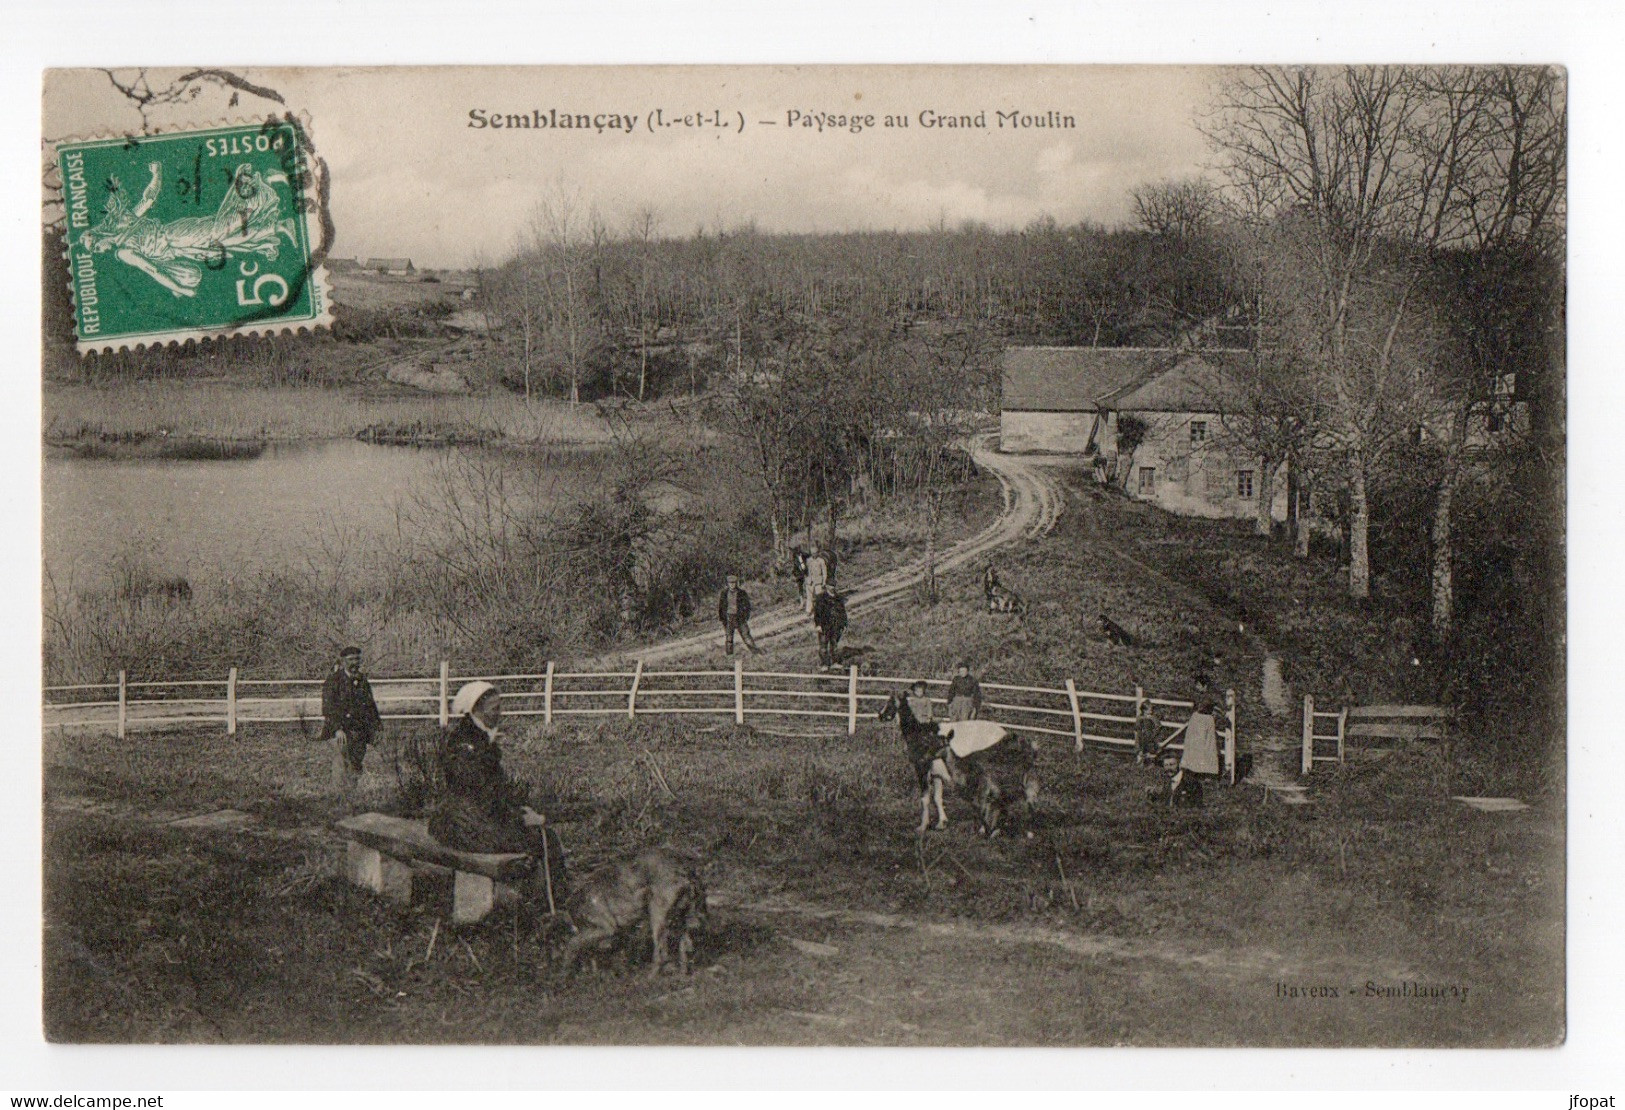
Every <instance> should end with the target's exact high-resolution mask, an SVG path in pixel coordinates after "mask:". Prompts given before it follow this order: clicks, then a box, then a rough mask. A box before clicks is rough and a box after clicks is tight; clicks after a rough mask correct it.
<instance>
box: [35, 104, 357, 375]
mask: <svg viewBox="0 0 1625 1110" xmlns="http://www.w3.org/2000/svg"><path fill="white" fill-rule="evenodd" d="M56 157H57V163H58V165H59V167H60V168H61V171H62V189H63V202H64V204H65V205H66V208H67V251H68V267H69V272H70V275H71V280H70V284H71V286H72V289H73V302H74V327H75V332H76V335H77V338H78V344H79V350H80V352H81V353H84V352H90V351H98V350H104V349H117V348H120V347H140V346H149V345H154V344H162V343H168V342H177V341H184V340H187V339H202V338H210V337H221V336H229V335H240V334H263V333H267V332H275V331H280V330H283V329H286V328H300V327H307V328H314V327H318V326H322V325H325V324H329V323H331V315H330V310H331V305H330V303H329V295H328V291H327V288H326V284H325V275H324V272H323V271H322V269H321V260H322V259H323V258H324V257H325V255H326V250H327V242H326V234H325V229H326V227H327V223H326V221H325V220H323V219H320V218H319V215H320V209H321V203H320V196H319V193H320V190H319V188H318V182H317V176H316V166H317V164H318V163H317V162H316V160H315V159H314V158H313V153H312V151H311V149H310V147H309V143H308V139H307V131H306V128H305V127H304V126H303V124H301V123H300V122H299V121H298V120H296V119H293V118H282V119H270V120H267V121H265V122H263V123H243V124H237V125H233V126H220V127H211V128H206V129H198V130H185V131H174V132H169V133H164V134H157V135H140V136H125V137H122V138H106V139H92V140H85V141H76V142H65V143H62V144H60V145H59V146H58V147H57V151H56Z"/></svg>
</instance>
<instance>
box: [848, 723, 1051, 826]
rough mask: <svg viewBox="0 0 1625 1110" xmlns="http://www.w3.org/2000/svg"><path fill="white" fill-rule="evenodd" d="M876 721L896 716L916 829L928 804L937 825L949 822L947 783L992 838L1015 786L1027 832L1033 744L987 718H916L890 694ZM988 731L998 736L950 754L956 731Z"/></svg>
mask: <svg viewBox="0 0 1625 1110" xmlns="http://www.w3.org/2000/svg"><path fill="white" fill-rule="evenodd" d="M878 716H879V719H880V720H882V721H889V720H892V719H893V718H895V719H896V720H897V729H898V731H899V732H900V733H901V734H902V737H903V743H904V744H905V745H906V746H907V748H908V757H909V763H910V764H911V765H912V766H913V768H914V777H915V780H916V781H917V782H918V784H919V787H920V831H921V832H924V831H925V829H926V827H927V826H928V824H929V822H930V814H931V803H932V802H933V801H935V803H936V807H937V828H939V829H940V828H944V827H946V826H947V824H948V815H947V812H946V811H945V810H944V809H943V806H942V786H943V784H944V783H950V784H952V785H953V786H954V787H955V788H956V789H957V790H958V791H959V792H960V793H961V794H962V795H963V796H964V797H965V798H966V799H967V800H969V801H970V802H971V803H972V804H974V805H975V806H976V815H977V818H978V821H979V823H980V826H981V831H982V832H983V833H984V834H985V835H987V836H996V835H998V833H999V831H1000V826H1001V825H1002V824H1003V822H1004V817H1005V799H1006V798H1007V797H1011V796H1013V795H1014V794H1015V793H1016V791H1017V789H1019V790H1020V793H1021V795H1022V797H1023V798H1024V800H1025V802H1026V811H1025V813H1026V817H1027V821H1026V824H1027V825H1028V830H1027V835H1028V836H1031V835H1032V831H1031V827H1030V826H1031V823H1032V821H1031V818H1032V810H1033V805H1034V804H1035V803H1036V802H1037V801H1038V771H1037V766H1036V764H1037V761H1038V747H1037V745H1036V744H1034V743H1033V742H1032V741H1031V740H1023V739H1020V738H1018V737H1017V736H1015V735H1014V734H1012V733H1011V732H1010V731H1009V730H1008V729H1006V728H1004V726H1002V725H998V724H995V723H993V722H992V721H946V722H942V723H940V724H933V723H930V722H925V721H920V720H918V719H916V718H915V716H914V711H913V710H912V709H910V708H909V704H908V699H907V698H906V697H904V696H903V695H902V694H900V693H896V692H894V693H892V694H891V696H890V697H888V698H887V699H886V705H885V707H884V708H883V709H881V711H880V713H879V715H878ZM971 730H978V731H989V730H991V731H992V732H993V733H995V734H997V739H995V740H994V741H993V742H992V743H989V744H987V745H986V746H985V747H981V748H980V750H977V751H974V752H972V753H971V754H969V755H963V756H959V755H955V754H954V751H953V749H952V747H950V746H949V744H950V741H951V740H952V739H953V737H954V736H955V734H956V732H961V731H965V732H968V731H971Z"/></svg>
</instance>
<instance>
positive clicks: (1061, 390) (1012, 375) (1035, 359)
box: [1002, 347, 1184, 412]
mask: <svg viewBox="0 0 1625 1110" xmlns="http://www.w3.org/2000/svg"><path fill="white" fill-rule="evenodd" d="M1183 353H1184V352H1181V351H1176V350H1172V349H1170V348H1167V347H1007V348H1005V352H1004V382H1003V400H1002V404H1003V407H1004V409H1005V410H1006V411H1007V412H1008V411H1019V410H1025V411H1028V412H1094V411H1096V410H1097V409H1098V407H1099V406H1098V401H1099V399H1100V398H1101V397H1104V396H1106V395H1107V394H1110V393H1113V392H1115V391H1117V390H1120V389H1122V388H1123V387H1124V386H1126V385H1131V384H1133V383H1135V382H1139V381H1144V380H1146V379H1148V378H1150V377H1153V376H1155V375H1156V374H1158V373H1161V372H1162V371H1163V370H1166V369H1167V368H1168V367H1170V366H1172V365H1173V364H1174V362H1175V361H1176V360H1177V359H1178V358H1179V356H1180V355H1181V354H1183Z"/></svg>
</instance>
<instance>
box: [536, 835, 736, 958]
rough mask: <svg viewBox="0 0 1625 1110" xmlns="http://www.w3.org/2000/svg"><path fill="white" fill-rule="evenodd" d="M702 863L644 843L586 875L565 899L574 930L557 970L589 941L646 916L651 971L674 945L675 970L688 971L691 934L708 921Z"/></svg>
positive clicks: (608, 936)
mask: <svg viewBox="0 0 1625 1110" xmlns="http://www.w3.org/2000/svg"><path fill="white" fill-rule="evenodd" d="M702 868H703V864H702V863H701V861H700V860H698V859H695V858H694V857H692V856H686V855H682V854H679V853H677V852H673V851H670V850H669V849H665V848H645V849H644V850H643V851H641V852H639V853H638V854H637V855H635V856H633V857H631V858H630V859H625V860H621V861H619V862H617V863H614V864H612V865H610V866H609V867H606V868H604V869H603V870H601V871H599V872H597V873H596V874H594V875H592V876H591V877H589V878H588V879H587V880H586V881H584V882H583V883H582V884H581V885H580V886H579V887H577V888H576V889H575V890H574V891H573V892H572V893H571V894H570V898H569V900H568V901H567V902H566V904H565V913H566V914H567V915H568V917H569V919H570V925H571V927H572V928H574V929H575V930H576V934H575V936H573V937H571V938H570V943H568V944H567V945H565V947H564V954H563V956H562V957H561V959H560V965H561V966H560V972H561V973H564V972H568V971H569V970H570V969H571V968H572V967H574V966H575V962H576V960H577V959H579V958H580V956H581V953H582V952H583V951H584V950H585V949H586V948H587V947H588V946H589V945H598V944H602V943H603V942H605V941H609V940H613V939H614V938H615V936H616V935H617V934H619V933H621V932H623V931H627V930H632V929H636V928H637V927H638V926H639V925H641V924H642V923H643V922H644V921H645V920H647V921H648V923H649V933H650V944H651V948H652V956H651V965H652V966H651V967H650V969H649V975H650V977H651V978H653V977H655V976H657V975H659V974H660V969H661V968H662V967H664V966H665V964H666V961H667V958H668V956H670V955H671V949H672V948H673V947H675V948H676V956H677V971H678V974H680V975H687V974H688V970H689V959H690V957H692V955H693V953H694V936H693V935H694V933H696V932H701V931H703V930H704V929H705V928H706V926H707V924H708V918H707V914H706V908H705V883H704V880H703V879H702V877H701V874H700V873H701V870H702ZM674 941H675V944H674V943H673V942H674Z"/></svg>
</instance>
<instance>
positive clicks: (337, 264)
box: [325, 258, 361, 271]
mask: <svg viewBox="0 0 1625 1110" xmlns="http://www.w3.org/2000/svg"><path fill="white" fill-rule="evenodd" d="M325 265H326V266H327V268H328V269H329V270H335V271H337V270H359V269H360V268H361V263H360V262H359V261H358V260H356V259H354V258H329V259H328V260H327V262H326V263H325Z"/></svg>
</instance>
